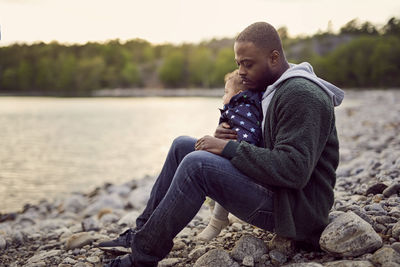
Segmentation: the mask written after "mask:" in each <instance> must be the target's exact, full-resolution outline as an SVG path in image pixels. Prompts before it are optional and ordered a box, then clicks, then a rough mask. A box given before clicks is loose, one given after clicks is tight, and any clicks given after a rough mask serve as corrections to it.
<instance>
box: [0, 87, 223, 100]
mask: <svg viewBox="0 0 400 267" xmlns="http://www.w3.org/2000/svg"><path fill="white" fill-rule="evenodd" d="M223 94H224V89H223V88H217V89H205V88H193V89H188V88H178V89H146V88H127V89H122V88H115V89H101V90H96V91H93V92H92V93H91V94H90V95H62V94H56V93H53V94H52V93H44V92H21V93H15V92H0V97H13V96H14V97H67V98H76V97H222V96H223Z"/></svg>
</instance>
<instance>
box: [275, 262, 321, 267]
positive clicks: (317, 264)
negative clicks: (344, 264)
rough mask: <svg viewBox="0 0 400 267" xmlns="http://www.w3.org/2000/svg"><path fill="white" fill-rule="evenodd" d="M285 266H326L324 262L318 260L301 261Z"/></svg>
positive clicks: (284, 266)
mask: <svg viewBox="0 0 400 267" xmlns="http://www.w3.org/2000/svg"><path fill="white" fill-rule="evenodd" d="M283 267H324V266H323V265H322V264H319V263H316V262H299V263H291V264H286V265H283Z"/></svg>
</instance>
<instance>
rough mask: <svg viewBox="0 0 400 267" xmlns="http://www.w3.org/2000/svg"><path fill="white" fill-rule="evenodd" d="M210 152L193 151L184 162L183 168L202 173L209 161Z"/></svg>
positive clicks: (182, 163)
mask: <svg viewBox="0 0 400 267" xmlns="http://www.w3.org/2000/svg"><path fill="white" fill-rule="evenodd" d="M208 154H210V153H209V152H206V151H193V152H190V153H189V154H187V155H186V156H185V157H184V158H183V160H182V162H181V165H182V168H185V169H190V170H196V171H202V170H203V165H204V163H205V162H206V161H207V160H208V157H207V156H208Z"/></svg>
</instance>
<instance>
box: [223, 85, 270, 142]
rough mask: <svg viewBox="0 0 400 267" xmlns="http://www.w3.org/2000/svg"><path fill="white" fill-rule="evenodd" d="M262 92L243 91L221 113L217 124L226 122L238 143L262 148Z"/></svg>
mask: <svg viewBox="0 0 400 267" xmlns="http://www.w3.org/2000/svg"><path fill="white" fill-rule="evenodd" d="M263 93H264V92H262V91H250V90H246V91H243V92H241V93H239V94H237V95H235V96H233V97H232V98H231V101H229V103H228V104H226V105H224V108H223V109H220V111H221V117H220V118H219V123H220V124H221V123H222V122H227V123H228V124H229V125H230V126H231V129H233V130H235V131H236V132H237V134H238V141H239V142H240V141H246V142H247V143H250V144H254V145H256V146H260V147H262V146H264V145H263V139H262V131H261V120H262V119H263V113H262V107H261V98H262V95H263Z"/></svg>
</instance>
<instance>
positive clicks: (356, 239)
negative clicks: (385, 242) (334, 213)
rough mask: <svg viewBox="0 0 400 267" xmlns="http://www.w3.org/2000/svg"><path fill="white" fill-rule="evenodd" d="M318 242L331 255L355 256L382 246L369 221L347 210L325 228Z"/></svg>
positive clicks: (380, 239)
mask: <svg viewBox="0 0 400 267" xmlns="http://www.w3.org/2000/svg"><path fill="white" fill-rule="evenodd" d="M319 243H320V246H321V248H322V249H323V250H324V251H326V252H329V253H331V254H333V255H337V256H344V257H347V256H352V257H356V256H359V255H362V254H365V253H368V252H373V251H375V250H377V249H378V248H380V247H382V238H381V237H380V236H379V235H378V234H377V233H376V232H375V230H374V229H373V228H372V226H371V225H370V224H369V223H367V222H366V221H364V220H363V219H361V218H360V217H359V216H357V215H356V214H355V213H354V212H351V211H348V212H346V213H345V214H342V215H340V216H339V217H337V218H336V219H335V220H334V221H333V222H332V223H330V224H329V225H328V226H327V227H326V228H325V230H324V231H323V233H322V235H321V239H320V241H319Z"/></svg>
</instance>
